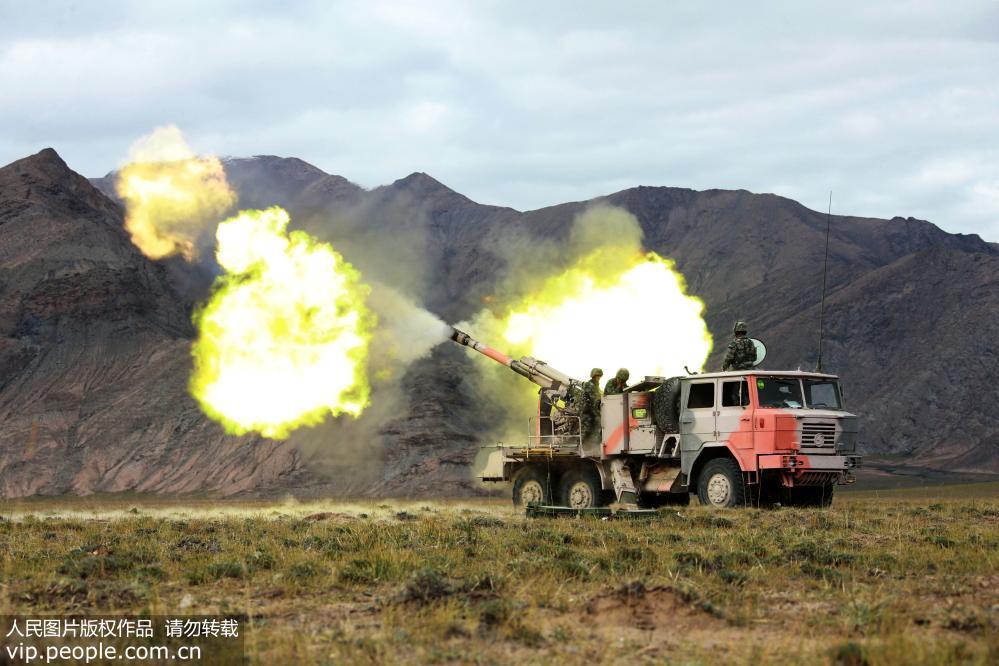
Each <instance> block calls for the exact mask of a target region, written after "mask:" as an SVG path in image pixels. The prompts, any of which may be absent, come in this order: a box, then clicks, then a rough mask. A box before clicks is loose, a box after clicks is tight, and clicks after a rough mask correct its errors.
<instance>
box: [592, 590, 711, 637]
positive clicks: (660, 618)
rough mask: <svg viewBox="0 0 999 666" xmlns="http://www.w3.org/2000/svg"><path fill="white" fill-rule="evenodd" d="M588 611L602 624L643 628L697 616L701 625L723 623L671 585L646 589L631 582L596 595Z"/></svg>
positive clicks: (670, 624)
mask: <svg viewBox="0 0 999 666" xmlns="http://www.w3.org/2000/svg"><path fill="white" fill-rule="evenodd" d="M585 612H586V614H587V615H588V616H590V617H592V618H593V619H594V620H595V621H596V622H597V623H598V624H599V625H601V626H608V625H610V626H617V627H634V628H636V629H641V630H643V631H652V630H654V629H658V628H664V627H676V625H677V621H678V620H679V619H695V618H696V619H697V625H698V626H699V627H707V626H709V625H710V624H711V623H720V622H721V621H720V620H719V619H718V618H716V617H714V616H713V615H711V614H710V613H708V612H707V611H706V610H704V609H703V608H701V607H700V606H699V605H698V604H697V602H695V601H693V600H691V599H689V597H688V595H685V594H683V593H682V592H681V591H679V590H676V589H674V588H672V587H670V586H668V585H657V586H655V587H650V588H646V587H645V585H643V584H642V583H630V584H628V585H624V586H622V587H620V588H618V589H616V590H612V591H608V592H605V593H603V594H600V595H597V596H595V597H593V598H592V599H590V601H589V602H588V603H587V604H586V606H585Z"/></svg>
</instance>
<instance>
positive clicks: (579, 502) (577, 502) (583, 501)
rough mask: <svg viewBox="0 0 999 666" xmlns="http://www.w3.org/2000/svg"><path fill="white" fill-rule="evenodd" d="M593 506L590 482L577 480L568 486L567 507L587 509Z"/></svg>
mask: <svg viewBox="0 0 999 666" xmlns="http://www.w3.org/2000/svg"><path fill="white" fill-rule="evenodd" d="M591 506H593V489H592V488H590V484H588V483H586V482H584V481H578V482H576V483H574V484H572V486H571V487H570V488H569V508H571V509H589V508H590V507H591Z"/></svg>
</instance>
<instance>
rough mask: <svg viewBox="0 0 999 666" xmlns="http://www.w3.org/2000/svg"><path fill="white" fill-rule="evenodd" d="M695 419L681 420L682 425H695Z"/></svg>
mask: <svg viewBox="0 0 999 666" xmlns="http://www.w3.org/2000/svg"><path fill="white" fill-rule="evenodd" d="M693 422H694V419H680V423H693Z"/></svg>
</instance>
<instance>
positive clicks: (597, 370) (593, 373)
mask: <svg viewBox="0 0 999 666" xmlns="http://www.w3.org/2000/svg"><path fill="white" fill-rule="evenodd" d="M597 375H600V376H601V377H603V376H604V371H603V370H601V369H600V368H593V369H592V370H590V377H591V378H592V377H596V376H597Z"/></svg>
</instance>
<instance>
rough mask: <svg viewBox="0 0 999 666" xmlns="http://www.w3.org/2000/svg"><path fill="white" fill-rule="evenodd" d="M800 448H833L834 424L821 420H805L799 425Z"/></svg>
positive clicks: (834, 440) (834, 442)
mask: <svg viewBox="0 0 999 666" xmlns="http://www.w3.org/2000/svg"><path fill="white" fill-rule="evenodd" d="M801 448H803V449H835V448H836V424H835V423H830V422H822V421H806V422H805V423H804V425H802V427H801Z"/></svg>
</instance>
